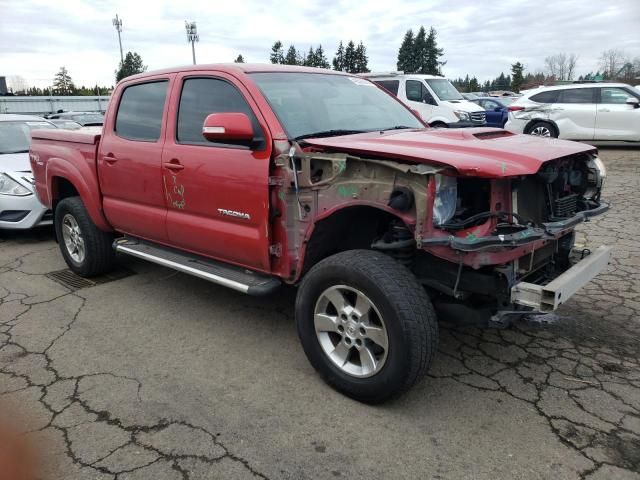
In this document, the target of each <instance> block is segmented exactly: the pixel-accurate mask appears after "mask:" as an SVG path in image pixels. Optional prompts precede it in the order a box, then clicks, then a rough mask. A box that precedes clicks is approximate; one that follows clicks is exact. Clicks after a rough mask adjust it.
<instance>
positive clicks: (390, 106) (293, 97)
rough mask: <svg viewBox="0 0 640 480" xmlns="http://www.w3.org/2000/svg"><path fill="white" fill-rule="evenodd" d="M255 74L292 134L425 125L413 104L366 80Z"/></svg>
mask: <svg viewBox="0 0 640 480" xmlns="http://www.w3.org/2000/svg"><path fill="white" fill-rule="evenodd" d="M251 77H252V78H253V80H254V81H255V82H256V84H257V85H258V87H259V88H260V90H261V91H262V93H263V95H264V96H265V97H266V99H267V101H268V102H269V104H270V105H271V108H272V109H273V110H274V112H275V114H276V115H277V116H278V119H279V120H280V123H282V126H283V127H284V128H285V130H286V131H287V134H288V135H289V138H299V137H304V136H313V134H314V133H324V134H325V136H326V135H330V134H335V135H341V134H343V135H344V134H348V133H359V132H366V131H375V130H387V129H391V128H401V127H406V128H424V125H422V124H421V123H420V122H419V121H418V119H417V118H416V117H414V116H413V114H412V113H411V112H410V111H409V110H408V109H407V108H405V107H404V106H403V105H402V104H400V103H399V102H398V101H396V100H395V99H394V98H393V97H392V96H391V95H389V94H388V93H386V92H384V91H383V90H381V89H379V88H378V87H376V86H375V85H374V84H373V83H371V82H369V81H368V80H365V79H363V78H357V77H347V76H342V75H331V74H322V73H287V72H278V73H254V74H252V75H251Z"/></svg>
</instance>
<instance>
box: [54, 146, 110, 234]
mask: <svg viewBox="0 0 640 480" xmlns="http://www.w3.org/2000/svg"><path fill="white" fill-rule="evenodd" d="M83 162H84V159H83ZM81 165H87V164H86V163H82V164H81ZM46 168H47V170H46V178H47V189H48V193H49V198H50V199H51V207H52V208H53V207H54V203H55V201H56V200H57V199H58V198H59V192H58V191H57V186H56V182H55V179H56V178H61V179H64V180H66V181H68V182H69V183H71V184H72V185H73V186H74V188H75V189H76V191H77V192H78V194H79V195H80V199H81V200H82V203H83V204H84V206H85V208H86V209H87V213H88V214H89V217H90V218H91V220H92V221H93V223H95V224H96V226H97V227H98V228H99V229H100V230H104V231H107V232H108V231H113V227H112V226H111V225H110V224H109V222H108V221H107V219H106V218H105V216H104V213H103V211H102V198H101V195H100V187H99V185H98V179H97V177H96V176H95V172H93V171H92V170H91V169H90V168H89V166H88V165H87V166H86V168H83V169H82V170H86V171H85V172H81V171H80V169H79V168H78V167H77V166H76V165H75V164H73V163H71V162H69V161H68V160H64V159H62V158H58V157H51V158H49V160H48V161H47V167H46Z"/></svg>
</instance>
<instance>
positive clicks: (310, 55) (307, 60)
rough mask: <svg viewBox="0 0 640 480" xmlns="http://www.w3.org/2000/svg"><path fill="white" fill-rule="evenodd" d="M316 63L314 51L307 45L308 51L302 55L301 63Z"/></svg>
mask: <svg viewBox="0 0 640 480" xmlns="http://www.w3.org/2000/svg"><path fill="white" fill-rule="evenodd" d="M317 63H318V61H317V59H316V52H314V51H313V48H312V47H309V53H307V56H306V57H304V62H303V63H302V64H303V65H305V66H307V67H317V66H318V65H317Z"/></svg>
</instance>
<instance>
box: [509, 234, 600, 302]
mask: <svg viewBox="0 0 640 480" xmlns="http://www.w3.org/2000/svg"><path fill="white" fill-rule="evenodd" d="M610 258H611V247H608V246H601V247H598V249H597V250H596V251H595V252H593V253H592V254H590V255H588V256H587V257H585V258H583V259H582V260H580V261H579V262H578V263H576V264H575V265H573V266H572V267H571V268H569V269H568V270H566V271H565V272H564V273H562V274H560V275H559V276H557V277H556V278H555V279H553V280H552V281H551V282H549V283H547V284H545V285H538V284H535V283H529V282H518V283H516V284H515V285H513V287H511V301H512V303H515V304H518V305H523V306H525V307H529V308H532V309H533V310H534V311H537V312H553V311H554V310H556V309H557V308H558V307H559V306H560V305H561V304H563V303H564V302H566V301H567V300H568V299H569V298H571V296H572V295H573V294H574V293H576V292H577V291H578V290H580V289H581V288H582V287H584V286H585V285H586V284H587V283H589V282H590V281H591V280H592V279H593V278H594V277H595V276H596V275H598V274H599V273H600V272H602V270H604V269H605V268H606V267H607V265H608V264H609V259H610Z"/></svg>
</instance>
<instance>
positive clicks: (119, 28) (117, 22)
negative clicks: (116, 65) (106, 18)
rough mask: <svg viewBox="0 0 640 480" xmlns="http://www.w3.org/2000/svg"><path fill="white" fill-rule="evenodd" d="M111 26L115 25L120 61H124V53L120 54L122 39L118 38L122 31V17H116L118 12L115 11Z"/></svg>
mask: <svg viewBox="0 0 640 480" xmlns="http://www.w3.org/2000/svg"><path fill="white" fill-rule="evenodd" d="M112 23H113V26H114V27H116V30H117V31H118V44H119V45H120V63H121V64H123V63H124V55H123V54H122V39H121V38H120V33H121V32H122V19H121V18H118V14H117V13H116V18H114V19H113V20H112Z"/></svg>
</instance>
